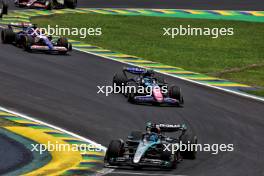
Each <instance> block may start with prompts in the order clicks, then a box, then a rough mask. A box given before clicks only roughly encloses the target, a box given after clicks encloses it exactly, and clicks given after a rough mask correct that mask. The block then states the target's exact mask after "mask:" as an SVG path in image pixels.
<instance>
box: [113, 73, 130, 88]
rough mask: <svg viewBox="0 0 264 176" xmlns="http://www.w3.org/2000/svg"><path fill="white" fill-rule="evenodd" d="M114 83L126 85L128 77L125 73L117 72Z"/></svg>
mask: <svg viewBox="0 0 264 176" xmlns="http://www.w3.org/2000/svg"><path fill="white" fill-rule="evenodd" d="M114 83H115V84H116V85H117V86H125V85H126V83H127V77H126V76H125V75H124V73H116V74H115V75H114V77H113V85H114Z"/></svg>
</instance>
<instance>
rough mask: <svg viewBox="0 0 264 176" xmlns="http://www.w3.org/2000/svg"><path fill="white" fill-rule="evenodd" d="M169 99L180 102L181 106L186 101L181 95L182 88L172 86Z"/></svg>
mask: <svg viewBox="0 0 264 176" xmlns="http://www.w3.org/2000/svg"><path fill="white" fill-rule="evenodd" d="M169 97H170V98H174V99H176V100H178V101H179V106H182V105H183V104H184V99H183V96H182V93H181V88H179V87H178V86H171V87H170V89H169Z"/></svg>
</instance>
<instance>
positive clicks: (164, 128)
mask: <svg viewBox="0 0 264 176" xmlns="http://www.w3.org/2000/svg"><path fill="white" fill-rule="evenodd" d="M158 127H159V128H160V131H161V132H177V131H182V132H185V131H186V130H187V127H186V125H185V124H177V125H174V124H159V125H158Z"/></svg>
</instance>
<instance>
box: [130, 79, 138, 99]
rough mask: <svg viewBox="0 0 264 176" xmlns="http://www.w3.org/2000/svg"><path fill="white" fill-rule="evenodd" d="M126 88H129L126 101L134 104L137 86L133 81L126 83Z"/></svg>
mask: <svg viewBox="0 0 264 176" xmlns="http://www.w3.org/2000/svg"><path fill="white" fill-rule="evenodd" d="M127 86H128V87H130V88H129V89H128V90H129V92H127V101H128V102H130V103H133V104H134V103H136V100H135V97H136V96H137V91H138V84H137V83H136V82H134V81H131V82H128V83H127Z"/></svg>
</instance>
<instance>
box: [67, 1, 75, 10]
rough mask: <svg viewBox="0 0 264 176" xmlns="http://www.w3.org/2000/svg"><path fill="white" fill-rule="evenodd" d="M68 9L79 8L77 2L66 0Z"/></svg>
mask: <svg viewBox="0 0 264 176" xmlns="http://www.w3.org/2000/svg"><path fill="white" fill-rule="evenodd" d="M65 5H66V7H68V8H70V9H75V8H76V7H77V0H65Z"/></svg>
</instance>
